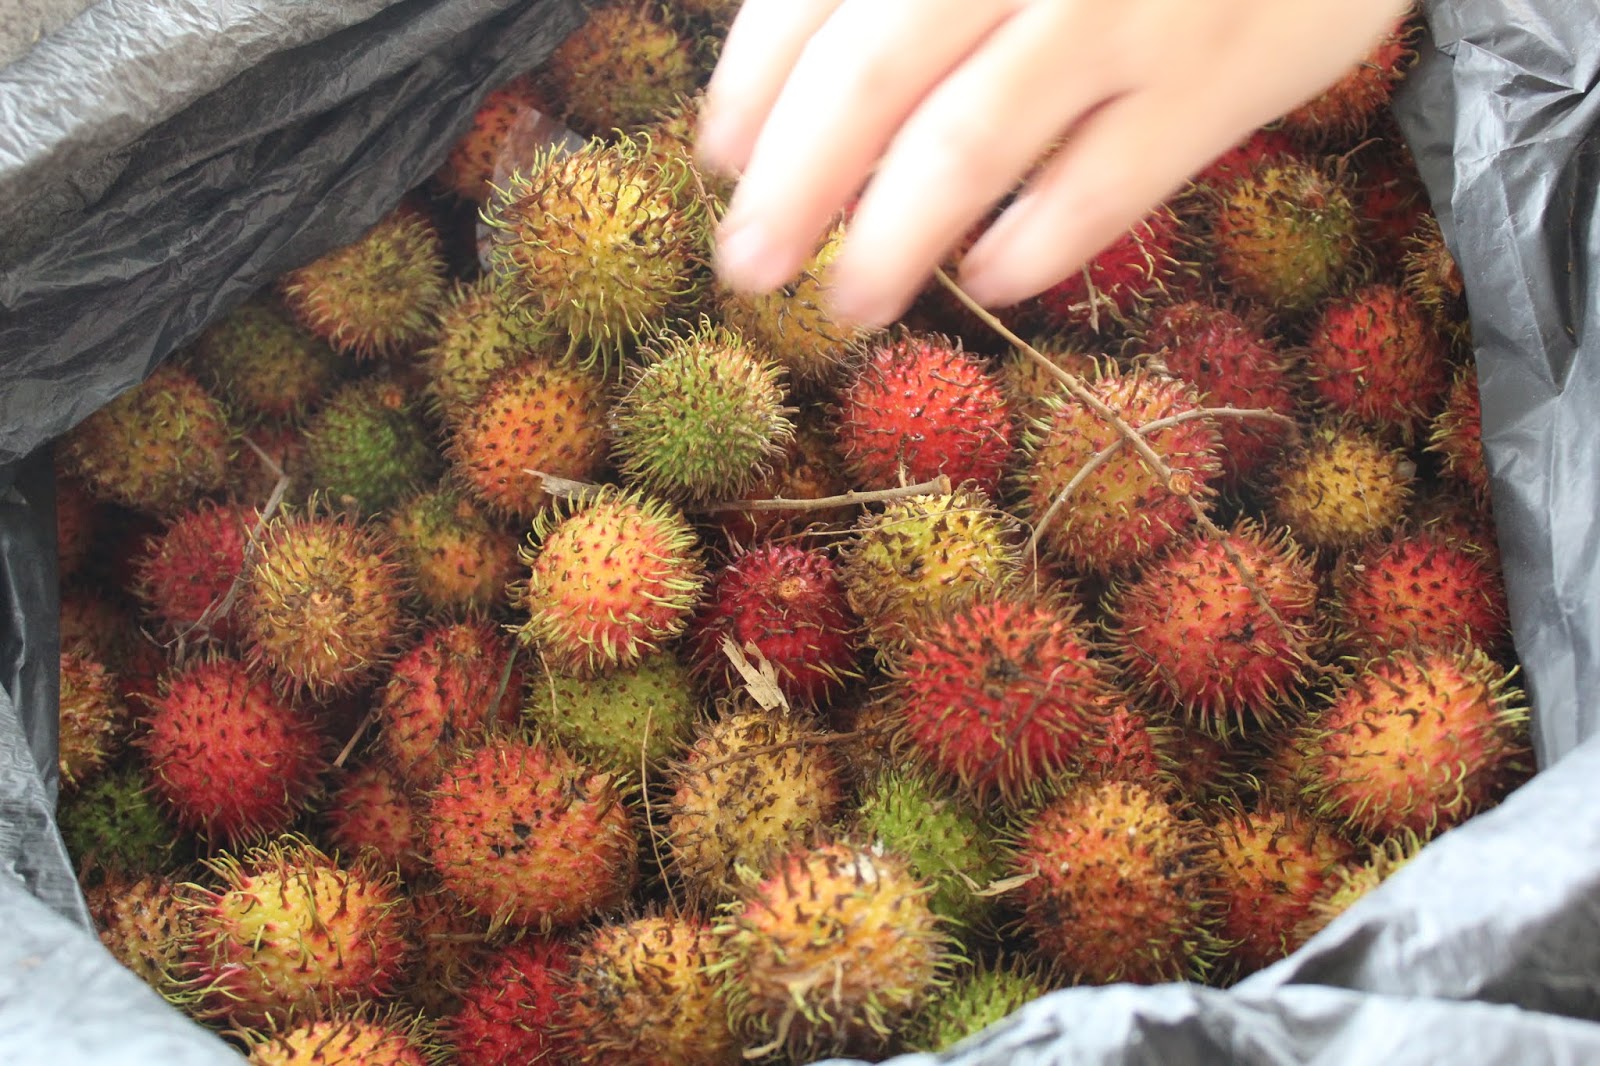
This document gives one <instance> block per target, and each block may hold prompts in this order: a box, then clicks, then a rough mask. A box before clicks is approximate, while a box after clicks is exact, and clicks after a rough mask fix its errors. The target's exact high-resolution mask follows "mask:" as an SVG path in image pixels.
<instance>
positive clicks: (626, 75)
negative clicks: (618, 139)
mask: <svg viewBox="0 0 1600 1066" xmlns="http://www.w3.org/2000/svg"><path fill="white" fill-rule="evenodd" d="M544 80H545V82H546V83H547V84H548V86H549V92H550V97H551V99H553V100H557V101H559V102H560V105H561V109H562V117H563V118H565V119H566V120H567V121H568V122H570V123H571V124H572V125H573V126H574V127H576V128H578V129H579V130H582V131H583V132H584V133H592V134H596V135H599V136H602V137H604V136H609V135H610V134H611V132H612V131H613V130H621V131H623V132H624V133H632V132H635V131H636V130H638V129H639V128H640V127H642V126H644V125H646V124H647V123H649V122H650V120H651V119H652V118H654V117H655V115H656V114H657V113H659V112H661V111H663V110H665V109H666V108H668V107H670V106H672V102H673V100H674V99H676V98H677V97H678V96H680V95H687V94H689V93H691V92H693V91H694V88H695V84H696V82H697V81H698V80H699V70H698V69H697V67H696V65H695V61H694V54H693V53H692V52H691V51H690V50H689V47H688V45H687V44H685V43H684V41H683V40H682V39H681V38H680V37H679V36H678V34H677V32H676V31H675V30H673V29H672V27H671V26H669V25H667V24H666V23H665V22H663V21H662V20H660V19H659V18H657V17H655V16H654V15H653V14H651V12H650V9H649V8H648V7H646V6H644V5H642V4H637V3H623V2H615V3H608V4H603V5H601V6H598V7H595V8H593V9H592V10H591V11H590V12H589V17H588V19H587V21H585V22H584V24H583V25H582V26H580V27H578V29H577V30H576V31H575V32H574V33H573V34H572V35H571V36H569V37H568V38H567V39H566V40H565V41H563V42H561V46H560V47H559V48H557V49H556V50H555V51H554V52H552V53H550V58H549V59H548V60H547V61H546V63H545V67H544Z"/></svg>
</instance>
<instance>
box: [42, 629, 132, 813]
mask: <svg viewBox="0 0 1600 1066" xmlns="http://www.w3.org/2000/svg"><path fill="white" fill-rule="evenodd" d="M62 648H63V649H64V650H63V651H62V652H61V674H60V678H61V681H60V689H59V691H60V700H59V702H60V711H61V715H60V726H59V729H58V733H57V736H58V742H57V748H56V766H57V768H58V770H59V772H60V774H61V784H62V785H63V786H64V787H65V788H67V789H69V790H70V789H74V788H77V787H79V786H80V785H82V784H84V783H85V782H87V781H89V780H91V779H92V778H93V777H94V775H95V774H97V773H99V772H100V768H101V767H103V766H104V765H105V764H106V763H107V762H109V761H110V760H111V757H112V756H113V755H114V754H115V753H116V748H117V746H118V743H117V741H118V735H119V733H120V732H121V730H122V727H123V725H124V724H126V721H127V718H128V708H127V705H126V704H125V703H124V702H123V700H122V697H121V695H119V694H118V692H117V686H116V679H115V677H114V676H113V675H112V674H111V672H110V671H108V670H107V669H106V668H105V665H104V664H103V663H101V662H100V660H99V659H98V658H96V657H95V656H94V655H93V654H91V653H90V650H89V649H88V648H87V647H85V646H84V645H77V646H70V645H68V644H67V643H66V642H65V641H63V642H62Z"/></svg>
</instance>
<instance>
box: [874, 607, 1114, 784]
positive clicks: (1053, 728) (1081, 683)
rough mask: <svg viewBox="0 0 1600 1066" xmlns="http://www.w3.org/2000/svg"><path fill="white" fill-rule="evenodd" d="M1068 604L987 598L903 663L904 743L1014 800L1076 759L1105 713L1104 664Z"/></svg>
mask: <svg viewBox="0 0 1600 1066" xmlns="http://www.w3.org/2000/svg"><path fill="white" fill-rule="evenodd" d="M1094 652H1095V646H1094V643H1093V641H1092V640H1091V638H1090V636H1089V633H1088V632H1087V630H1086V628H1085V627H1084V626H1083V624H1082V623H1081V622H1079V621H1078V619H1077V616H1076V613H1075V612H1074V610H1073V609H1072V608H1071V607H1070V606H1058V605H1055V604H1052V603H1049V602H1030V601H1012V600H1007V599H993V598H984V599H980V600H978V601H976V602H975V603H972V604H969V605H967V606H965V607H963V608H961V609H959V610H957V611H955V612H954V613H953V614H952V615H950V617H948V618H947V619H945V620H944V621H943V622H941V623H939V624H936V625H933V626H930V627H929V628H927V629H925V630H923V631H922V632H921V633H920V634H919V636H918V639H917V640H916V641H915V642H913V643H912V644H911V646H910V647H909V649H908V650H907V651H906V653H905V654H904V656H902V658H901V659H900V662H899V664H898V674H897V677H896V679H895V692H896V694H897V696H898V698H899V701H900V713H901V716H902V719H903V726H902V733H903V736H904V739H905V740H906V742H907V744H908V746H909V747H910V748H911V749H912V750H914V751H915V752H916V753H917V754H918V755H919V756H920V757H921V758H922V759H923V760H925V761H926V762H927V763H928V765H930V766H932V767H934V768H935V769H937V770H938V771H939V772H940V773H941V774H944V775H947V776H949V777H952V778H954V779H956V780H958V781H959V782H960V783H961V786H962V788H963V789H964V790H965V791H967V792H968V793H969V794H972V795H975V796H977V797H978V798H980V799H984V800H987V799H988V798H990V797H991V796H994V795H997V794H998V795H999V796H1001V797H1003V798H1005V799H1006V800H1015V799H1016V798H1018V797H1019V796H1022V795H1025V794H1026V793H1027V792H1029V791H1030V790H1031V789H1033V788H1035V787H1037V786H1038V785H1040V784H1042V783H1043V782H1044V781H1046V780H1048V779H1051V778H1053V777H1055V776H1057V775H1058V774H1061V773H1063V772H1064V771H1067V770H1069V769H1071V768H1073V767H1074V765H1075V762H1076V760H1077V759H1078V757H1079V756H1080V753H1081V752H1082V750H1083V749H1084V748H1085V746H1086V745H1087V744H1088V743H1089V738H1090V737H1091V736H1092V735H1094V734H1096V733H1097V732H1098V731H1099V729H1100V724H1101V720H1102V719H1103V718H1104V716H1105V714H1106V713H1107V712H1108V710H1109V708H1108V707H1107V706H1106V700H1107V697H1108V696H1109V695H1110V685H1109V677H1108V676H1107V675H1108V671H1107V669H1106V667H1105V666H1104V665H1103V664H1102V663H1101V662H1100V660H1098V659H1096V658H1095V657H1094Z"/></svg>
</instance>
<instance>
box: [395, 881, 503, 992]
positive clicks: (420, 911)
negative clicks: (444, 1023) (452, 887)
mask: <svg viewBox="0 0 1600 1066" xmlns="http://www.w3.org/2000/svg"><path fill="white" fill-rule="evenodd" d="M410 898H411V913H412V918H413V922H412V940H413V942H414V943H415V944H416V949H417V950H416V954H415V955H414V956H412V959H411V965H410V966H409V967H407V969H406V979H405V985H404V987H403V988H402V989H401V995H402V996H403V997H404V999H405V1001H406V1002H407V1003H409V1004H411V1005H412V1006H415V1007H418V1008H420V1009H421V1010H422V1012H423V1013H424V1014H425V1015H427V1016H428V1017H429V1018H436V1019H441V1020H442V1019H446V1018H448V1017H450V1016H451V1015H453V1014H455V1013H456V1012H457V1011H458V1010H460V1009H461V1005H462V997H463V996H464V995H466V993H467V991H468V990H469V989H470V988H471V987H472V986H473V983H474V982H475V981H477V980H478V979H479V978H480V977H481V976H482V975H483V971H484V969H485V968H486V967H488V966H490V965H492V961H491V960H492V958H493V956H494V955H495V954H496V952H497V951H498V950H499V949H500V948H503V947H504V944H503V943H501V944H498V945H497V943H496V940H495V938H494V937H492V936H491V935H490V933H489V925H490V920H489V919H488V918H486V917H484V916H483V915H480V914H477V913H475V912H474V911H472V910H471V908H469V907H467V906H466V905H465V904H464V903H462V902H461V901H460V900H459V899H457V898H456V897H455V896H454V895H453V894H452V893H450V892H447V891H445V890H444V889H442V888H438V887H429V888H426V889H414V890H413V891H412V893H411V897H410Z"/></svg>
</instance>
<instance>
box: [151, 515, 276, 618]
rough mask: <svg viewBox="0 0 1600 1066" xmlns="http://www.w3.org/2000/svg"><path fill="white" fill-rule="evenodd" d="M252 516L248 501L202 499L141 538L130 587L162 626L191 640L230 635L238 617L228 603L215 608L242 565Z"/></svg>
mask: <svg viewBox="0 0 1600 1066" xmlns="http://www.w3.org/2000/svg"><path fill="white" fill-rule="evenodd" d="M257 520H258V515H257V512H256V509H255V508H254V507H251V506H248V505H240V504H223V505H218V504H215V503H212V502H211V501H210V500H206V501H202V503H201V504H200V506H199V507H197V508H194V509H192V510H189V511H185V512H184V513H182V514H180V515H178V516H177V517H176V518H174V519H173V520H172V523H171V524H170V525H168V526H167V528H166V530H165V531H163V532H162V533H161V535H160V536H159V537H156V538H152V539H151V540H150V541H149V542H147V547H146V550H145V551H144V552H142V553H141V554H140V557H139V559H138V561H137V562H136V563H135V564H134V566H135V573H134V586H133V591H134V594H135V595H137V596H138V597H139V599H140V600H141V601H142V602H143V603H144V605H145V606H146V607H147V608H148V609H149V610H150V612H151V613H152V614H154V615H155V616H156V618H157V619H158V620H159V621H160V623H161V627H162V629H163V630H164V631H166V632H168V633H172V634H175V635H176V634H181V635H183V636H185V637H187V638H189V640H190V641H191V642H193V641H198V640H200V639H203V638H204V637H207V636H210V637H214V638H216V639H217V640H223V641H226V640H231V639H233V637H234V636H235V635H236V634H237V633H238V620H237V619H236V617H235V616H234V614H233V612H232V610H231V609H230V610H229V611H228V612H227V613H226V614H223V613H219V612H220V611H221V609H222V607H223V604H224V603H225V602H226V601H227V598H228V593H229V591H230V590H231V589H232V588H233V583H234V582H235V581H236V580H238V577H239V573H240V571H242V570H243V569H244V556H245V546H246V544H247V543H248V542H249V539H250V531H251V530H252V529H254V528H255V525H256V522H257ZM202 620H203V621H204V625H203V626H202V625H201V622H202Z"/></svg>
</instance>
